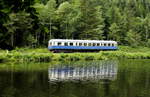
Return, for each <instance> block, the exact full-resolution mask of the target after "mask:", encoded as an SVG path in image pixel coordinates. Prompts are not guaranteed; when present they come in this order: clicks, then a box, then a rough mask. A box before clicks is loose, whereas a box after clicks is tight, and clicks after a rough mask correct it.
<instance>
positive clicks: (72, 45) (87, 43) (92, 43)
mask: <svg viewBox="0 0 150 97" xmlns="http://www.w3.org/2000/svg"><path fill="white" fill-rule="evenodd" d="M48 49H49V50H50V51H52V52H56V53H57V52H97V51H101V50H117V49H118V47H117V42H116V41H106V40H69V39H51V40H49V42H48Z"/></svg>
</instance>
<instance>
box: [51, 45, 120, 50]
mask: <svg viewBox="0 0 150 97" xmlns="http://www.w3.org/2000/svg"><path fill="white" fill-rule="evenodd" d="M48 49H49V50H53V49H73V50H84V49H85V50H116V49H118V48H117V47H116V46H49V47H48Z"/></svg>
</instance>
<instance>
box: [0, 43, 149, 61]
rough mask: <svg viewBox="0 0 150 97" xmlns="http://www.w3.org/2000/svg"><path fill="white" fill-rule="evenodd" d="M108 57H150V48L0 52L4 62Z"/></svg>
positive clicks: (124, 47) (100, 58)
mask: <svg viewBox="0 0 150 97" xmlns="http://www.w3.org/2000/svg"><path fill="white" fill-rule="evenodd" d="M108 59H150V48H147V47H144V48H143V47H136V48H132V47H128V46H121V47H119V50H118V51H100V52H97V53H51V52H49V51H48V50H47V49H42V48H39V49H29V48H22V49H18V48H16V50H13V51H11V52H8V51H1V52H0V63H4V62H51V61H78V60H108Z"/></svg>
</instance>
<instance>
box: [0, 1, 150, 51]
mask: <svg viewBox="0 0 150 97" xmlns="http://www.w3.org/2000/svg"><path fill="white" fill-rule="evenodd" d="M149 3H150V2H149V0H141V1H140V0H134V1H132V0H44V1H43V0H32V1H30V0H19V1H17V0H12V1H9V2H8V1H7V0H3V1H1V2H0V14H1V18H0V22H1V24H0V27H1V29H0V48H6V49H8V48H10V47H14V48H15V47H18V46H21V47H23V46H30V47H35V46H43V45H47V41H48V40H49V39H52V38H54V39H55V38H58V39H60V38H63V39H66V38H67V39H102V40H116V41H117V42H118V43H119V44H121V45H129V46H133V47H137V46H139V45H140V46H149V45H148V43H149V42H148V41H149V40H148V39H150V33H149V32H150V8H149Z"/></svg>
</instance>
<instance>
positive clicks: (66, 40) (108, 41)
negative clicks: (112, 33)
mask: <svg viewBox="0 0 150 97" xmlns="http://www.w3.org/2000/svg"><path fill="white" fill-rule="evenodd" d="M50 41H55V42H105V43H106V42H107V43H117V42H116V41H112V40H71V39H51V40H49V42H50Z"/></svg>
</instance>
